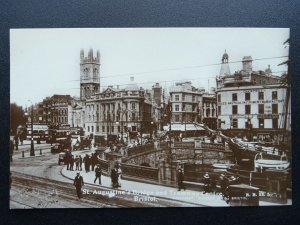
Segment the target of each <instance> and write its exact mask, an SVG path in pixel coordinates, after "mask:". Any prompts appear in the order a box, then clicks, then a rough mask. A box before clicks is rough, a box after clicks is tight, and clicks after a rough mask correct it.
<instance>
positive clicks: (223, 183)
mask: <svg viewBox="0 0 300 225" xmlns="http://www.w3.org/2000/svg"><path fill="white" fill-rule="evenodd" d="M220 186H221V192H222V196H223V199H225V198H227V187H228V179H227V177H226V176H225V175H224V174H221V175H220Z"/></svg>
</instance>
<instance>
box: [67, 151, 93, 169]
mask: <svg viewBox="0 0 300 225" xmlns="http://www.w3.org/2000/svg"><path fill="white" fill-rule="evenodd" d="M82 163H84V168H85V172H86V173H88V172H90V171H91V170H92V171H94V169H95V166H96V165H97V163H98V159H97V155H96V154H94V153H92V154H91V155H89V154H86V155H85V157H84V158H82V157H81V155H76V156H75V157H74V155H72V153H71V151H67V152H66V156H65V164H66V165H67V170H71V171H74V164H75V170H76V171H77V170H80V171H81V170H82Z"/></svg>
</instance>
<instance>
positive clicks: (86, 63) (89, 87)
mask: <svg viewBox="0 0 300 225" xmlns="http://www.w3.org/2000/svg"><path fill="white" fill-rule="evenodd" d="M99 91H100V52H99V50H98V51H97V56H96V57H94V56H93V49H90V50H89V52H88V55H87V57H84V50H83V49H81V51H80V99H81V100H85V99H88V98H90V97H91V96H93V95H95V93H98V92H99Z"/></svg>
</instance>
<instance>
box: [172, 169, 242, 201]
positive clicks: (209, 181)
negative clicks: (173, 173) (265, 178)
mask: <svg viewBox="0 0 300 225" xmlns="http://www.w3.org/2000/svg"><path fill="white" fill-rule="evenodd" d="M183 181H184V173H183V169H182V168H179V169H178V171H177V184H178V191H180V190H182V189H183V190H186V187H185V184H184V182H183ZM217 183H219V185H220V189H219V188H218V187H217ZM239 183H240V180H239V177H238V176H229V177H228V176H225V175H224V174H223V173H222V174H221V175H220V176H219V178H218V179H216V178H215V176H210V175H209V173H208V172H206V173H205V174H204V175H203V184H204V188H203V193H204V194H205V193H214V194H217V193H221V194H222V196H223V199H225V198H227V197H228V186H229V185H232V184H239ZM219 191H220V192H219Z"/></svg>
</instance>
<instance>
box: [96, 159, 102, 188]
mask: <svg viewBox="0 0 300 225" xmlns="http://www.w3.org/2000/svg"><path fill="white" fill-rule="evenodd" d="M101 174H102V169H101V167H100V165H99V164H98V165H97V167H96V169H95V180H94V183H96V181H97V179H99V184H101Z"/></svg>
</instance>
